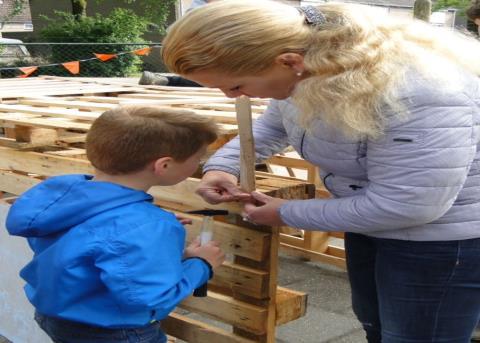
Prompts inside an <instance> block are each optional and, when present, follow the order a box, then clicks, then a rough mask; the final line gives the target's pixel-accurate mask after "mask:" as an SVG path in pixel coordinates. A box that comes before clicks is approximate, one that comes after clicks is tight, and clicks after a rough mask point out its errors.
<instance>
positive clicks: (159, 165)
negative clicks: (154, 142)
mask: <svg viewBox="0 0 480 343" xmlns="http://www.w3.org/2000/svg"><path fill="white" fill-rule="evenodd" d="M172 162H173V158H171V157H162V158H159V159H158V160H156V161H154V162H153V173H154V174H155V175H157V176H162V175H165V173H167V172H168V171H169V169H170V167H171V164H172Z"/></svg>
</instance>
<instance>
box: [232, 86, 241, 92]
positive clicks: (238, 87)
mask: <svg viewBox="0 0 480 343" xmlns="http://www.w3.org/2000/svg"><path fill="white" fill-rule="evenodd" d="M240 87H241V86H237V87H233V88H230V91H231V92H234V91H238V90H239V89H240Z"/></svg>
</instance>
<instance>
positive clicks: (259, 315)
mask: <svg viewBox="0 0 480 343" xmlns="http://www.w3.org/2000/svg"><path fill="white" fill-rule="evenodd" d="M15 81H17V82H18V81H22V82H23V81H28V82H26V83H25V88H28V87H27V86H31V89H32V93H34V96H31V94H28V95H29V97H27V96H26V94H24V95H23V96H18V97H16V98H15V97H10V96H12V94H14V92H11V93H10V95H9V98H8V100H4V101H3V102H2V103H1V104H0V125H1V126H2V127H3V128H4V131H5V137H3V138H2V139H0V191H3V192H6V193H10V194H16V195H18V194H21V193H22V192H24V191H25V190H27V189H29V188H30V187H32V186H34V185H35V184H37V183H39V182H41V181H42V180H43V179H45V178H47V177H50V176H53V175H60V174H71V173H86V174H91V173H92V167H91V165H90V163H89V161H87V160H86V158H85V150H84V140H85V133H86V132H87V131H88V129H89V127H90V125H91V122H92V121H93V120H94V119H95V118H97V117H98V115H99V114H100V113H101V112H102V111H104V110H106V109H109V108H112V107H114V106H116V105H118V104H123V103H161V104H162V105H167V106H174V107H183V108H189V109H191V110H192V111H194V112H196V113H197V114H199V115H208V116H211V117H215V118H216V119H217V121H218V122H219V123H220V125H221V128H222V137H221V138H222V141H221V142H218V144H217V145H218V146H220V145H221V144H223V143H224V142H226V141H227V140H228V139H230V138H231V137H232V136H233V135H234V134H236V130H237V128H236V125H235V121H234V120H233V119H232V118H234V117H235V112H234V109H233V106H232V105H233V103H232V101H231V100H230V99H226V101H225V99H223V100H222V101H220V100H218V99H217V98H219V94H218V92H212V91H209V90H200V91H198V90H186V91H185V92H186V93H187V94H188V98H185V97H183V98H182V97H181V96H184V95H185V92H184V91H178V90H177V91H173V90H170V89H169V90H165V91H163V90H152V89H147V90H145V89H142V90H141V91H137V90H135V91H132V90H131V88H132V87H130V86H124V85H106V86H108V87H111V88H108V87H103V86H105V85H100V86H99V87H98V88H95V87H93V86H92V84H91V83H90V82H89V81H82V82H84V83H86V86H85V89H86V88H88V89H89V91H92V92H91V94H88V95H86V94H79V93H77V92H78V91H77V90H72V91H71V93H68V92H67V86H66V85H65V83H68V80H64V79H61V80H58V78H55V79H53V80H36V79H34V80H33V85H30V84H29V82H30V81H31V80H30V79H29V80H15ZM39 81H41V82H39ZM45 81H52V82H54V83H59V82H58V81H62V82H61V83H60V84H61V86H60V85H56V86H54V87H53V86H52V87H47V86H46V85H45V84H44V82H45ZM72 82H74V83H75V82H79V81H77V80H73V81H72ZM13 83H14V84H16V83H15V82H13ZM47 84H48V82H47ZM97 86H98V85H97ZM12 87H13V86H12ZM36 87H40V88H41V89H42V88H43V89H45V94H42V90H41V89H36ZM56 87H65V90H64V92H63V93H62V94H63V95H64V96H62V97H58V96H52V95H51V94H58V92H59V91H58V90H57V89H56ZM90 87H91V88H90ZM115 87H117V88H118V87H119V88H121V90H115V93H114V92H113V91H112V92H110V91H108V92H106V93H105V94H101V91H100V92H97V91H96V90H97V89H100V90H102V91H104V90H106V89H107V88H108V89H109V90H112V89H117V88H115ZM129 87H130V88H129ZM133 88H134V87H133ZM82 89H83V88H82ZM149 92H151V93H149ZM167 93H169V94H167ZM192 93H202V94H192ZM158 95H162V96H165V95H168V98H162V97H160V96H158ZM4 99H5V98H4ZM262 106H263V107H264V106H265V104H264V103H263V104H262V103H260V102H258V103H256V104H254V111H255V112H256V113H260V112H261V111H262V110H263V108H262ZM218 146H217V147H218ZM217 147H213V149H215V148H217ZM199 182H200V180H199V179H196V178H190V179H188V180H185V181H184V182H182V183H180V184H178V185H175V186H172V187H153V188H152V189H150V190H149V192H150V193H151V194H152V195H153V196H154V199H155V202H156V203H157V204H159V205H160V206H162V207H164V208H167V209H170V210H172V211H174V212H177V213H179V214H181V215H182V216H184V217H188V218H190V219H192V221H193V224H192V225H191V227H189V228H188V237H187V240H188V241H191V240H192V239H193V238H194V237H196V236H197V235H198V233H199V230H200V225H201V220H202V218H201V217H198V216H192V215H188V214H185V213H184V212H185V211H187V210H191V209H200V208H212V207H214V208H215V207H217V208H223V209H228V210H229V212H230V213H231V215H229V216H228V217H226V218H224V219H223V220H222V221H219V220H217V221H216V222H215V228H214V239H216V240H217V241H219V242H221V246H222V249H223V250H224V251H225V252H226V253H227V254H228V255H229V256H231V259H230V261H229V262H228V263H225V264H224V265H223V266H222V267H220V268H219V269H218V271H217V272H216V275H215V277H214V279H212V280H211V282H210V287H209V294H208V296H207V297H206V298H193V297H190V298H188V299H186V300H185V301H184V302H183V303H182V304H181V305H180V307H183V308H184V309H187V310H188V311H191V312H193V313H196V314H200V315H201V316H202V318H203V317H205V318H211V319H214V320H215V321H216V322H211V321H207V320H203V319H202V320H195V319H192V318H191V317H189V316H185V315H183V314H180V313H173V314H172V315H171V316H170V317H169V318H168V319H167V320H165V322H164V323H163V327H164V328H165V330H166V332H167V333H168V334H170V335H172V336H174V337H178V338H180V339H183V340H186V341H190V342H274V341H275V327H276V326H277V325H280V324H283V323H287V322H289V321H291V320H294V319H297V318H299V317H301V316H303V315H304V314H305V309H306V294H304V293H301V292H296V291H293V290H289V289H285V288H280V287H277V267H278V249H279V241H280V234H279V228H278V227H266V226H254V225H253V224H250V223H247V222H244V221H243V220H242V219H241V217H240V216H239V213H240V212H241V210H242V208H241V206H240V205H239V204H235V203H230V204H222V205H217V206H212V205H209V204H206V203H205V202H204V201H203V200H202V199H201V198H200V197H199V196H196V195H195V194H194V189H196V187H197V185H198V183H199ZM256 184H257V189H258V190H259V191H262V192H265V193H267V194H271V195H273V196H281V197H283V198H309V197H313V195H314V189H313V188H312V186H309V185H308V184H306V183H305V182H304V181H299V180H296V179H291V180H286V179H285V178H283V177H277V176H275V175H273V174H268V173H258V175H257V180H256ZM217 322H221V323H222V325H219V324H217ZM225 325H226V326H227V327H225Z"/></svg>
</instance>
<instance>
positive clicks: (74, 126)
mask: <svg viewBox="0 0 480 343" xmlns="http://www.w3.org/2000/svg"><path fill="white" fill-rule="evenodd" d="M0 123H4V124H14V125H23V126H32V127H41V128H47V129H66V130H79V131H88V130H89V129H90V126H92V124H90V123H82V122H76V121H70V120H68V119H64V120H61V119H57V118H45V117H44V118H42V117H36V118H31V119H30V118H25V119H15V118H12V119H10V118H7V117H6V116H3V117H2V118H0Z"/></svg>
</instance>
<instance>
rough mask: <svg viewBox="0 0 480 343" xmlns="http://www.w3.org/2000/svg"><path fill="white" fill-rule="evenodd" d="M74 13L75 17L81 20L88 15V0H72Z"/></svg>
mask: <svg viewBox="0 0 480 343" xmlns="http://www.w3.org/2000/svg"><path fill="white" fill-rule="evenodd" d="M71 1H72V14H73V15H74V17H75V19H77V20H79V19H81V18H83V17H86V16H87V0H71Z"/></svg>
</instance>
